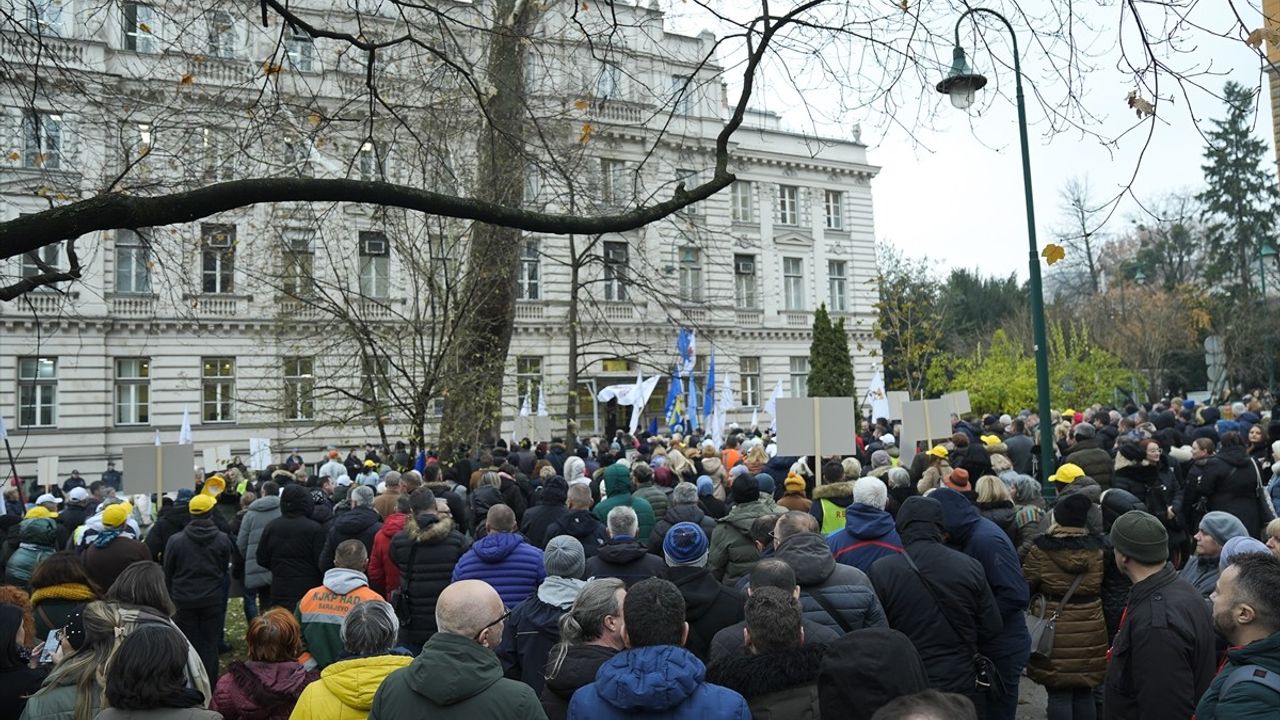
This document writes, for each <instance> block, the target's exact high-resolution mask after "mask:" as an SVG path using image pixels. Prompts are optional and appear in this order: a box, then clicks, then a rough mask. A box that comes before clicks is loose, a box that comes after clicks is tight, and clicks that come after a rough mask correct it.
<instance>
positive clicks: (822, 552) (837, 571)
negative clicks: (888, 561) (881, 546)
mask: <svg viewBox="0 0 1280 720" xmlns="http://www.w3.org/2000/svg"><path fill="white" fill-rule="evenodd" d="M773 557H774V559H776V560H781V561H783V562H785V563H786V564H788V565H790V566H791V568H792V569H793V570H795V572H796V583H797V584H799V586H800V607H801V608H802V609H803V611H804V618H805V619H806V620H813V621H814V622H817V623H821V624H822V625H823V626H825V627H827V628H829V629H831V630H832V631H834V632H835V633H837V634H839V635H843V634H845V632H848V631H851V630H860V629H862V628H866V627H887V626H888V623H887V621H886V620H885V613H884V609H883V608H882V607H881V604H880V600H879V598H877V597H876V592H875V590H874V589H873V588H872V585H871V580H870V579H869V578H868V577H867V575H866V573H864V572H862V571H861V570H859V569H858V568H856V567H853V566H851V565H843V564H841V563H838V562H836V561H835V558H834V557H832V556H831V549H830V548H829V547H827V541H826V539H825V538H823V537H822V535H819V534H818V533H800V534H798V535H792V536H791V537H789V538H787V539H786V540H784V541H782V543H781V544H779V545H778V549H777V550H776V551H775V552H774V555H773ZM819 594H821V596H822V597H823V598H824V599H825V600H826V603H827V604H828V605H829V606H831V608H832V609H834V610H835V611H836V614H838V615H839V616H840V617H839V618H836V617H834V616H833V615H832V614H831V613H830V612H828V611H827V609H826V608H824V607H823V604H822V603H820V602H819V601H818V599H817V598H818V595H819ZM842 621H843V622H842ZM846 628H847V629H846Z"/></svg>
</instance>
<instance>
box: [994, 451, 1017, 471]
mask: <svg viewBox="0 0 1280 720" xmlns="http://www.w3.org/2000/svg"><path fill="white" fill-rule="evenodd" d="M991 469H992V470H994V471H995V472H996V474H999V473H1002V472H1004V471H1005V470H1012V469H1013V463H1012V462H1010V460H1009V458H1008V457H1006V456H1005V455H1002V454H1000V453H991Z"/></svg>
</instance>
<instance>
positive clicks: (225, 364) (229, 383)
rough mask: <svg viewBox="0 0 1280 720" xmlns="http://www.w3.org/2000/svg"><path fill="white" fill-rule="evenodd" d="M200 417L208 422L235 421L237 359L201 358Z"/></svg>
mask: <svg viewBox="0 0 1280 720" xmlns="http://www.w3.org/2000/svg"><path fill="white" fill-rule="evenodd" d="M200 366H201V369H200V408H201V413H200V417H201V418H203V420H204V422H207V423H223V422H233V421H234V420H235V419H236V417H235V393H236V359H235V358H230V357H207V358H201V359H200Z"/></svg>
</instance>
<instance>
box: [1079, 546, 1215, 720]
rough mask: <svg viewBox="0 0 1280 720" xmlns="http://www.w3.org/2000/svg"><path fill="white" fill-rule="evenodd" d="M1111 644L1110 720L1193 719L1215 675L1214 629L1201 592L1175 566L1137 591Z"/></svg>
mask: <svg viewBox="0 0 1280 720" xmlns="http://www.w3.org/2000/svg"><path fill="white" fill-rule="evenodd" d="M1128 607H1129V612H1128V615H1127V616H1126V618H1125V622H1124V625H1123V626H1122V627H1121V628H1120V631H1119V632H1117V633H1116V637H1115V640H1114V641H1113V642H1112V643H1111V660H1110V662H1108V664H1107V679H1106V683H1105V687H1106V691H1105V699H1104V706H1105V707H1106V715H1105V717H1106V718H1107V720H1122V719H1123V720H1157V718H1158V719H1160V720H1164V719H1165V718H1185V717H1191V714H1192V713H1193V712H1195V709H1196V702H1197V701H1198V700H1199V699H1200V696H1201V695H1203V694H1204V692H1205V690H1207V689H1208V687H1209V682H1210V681H1211V680H1213V675H1214V670H1215V659H1216V658H1215V646H1214V635H1213V624H1212V621H1211V620H1210V617H1209V610H1208V607H1207V606H1206V605H1205V602H1204V598H1202V597H1201V596H1200V592H1199V591H1198V590H1196V589H1195V588H1194V587H1192V586H1191V584H1190V583H1188V582H1187V581H1185V580H1183V579H1181V578H1179V577H1178V574H1177V572H1175V571H1174V569H1173V567H1172V566H1170V565H1166V566H1165V567H1164V569H1163V570H1161V571H1160V572H1158V573H1156V574H1155V575H1152V576H1151V577H1149V578H1147V579H1146V580H1143V581H1142V582H1140V583H1138V584H1136V585H1134V586H1133V589H1132V590H1130V592H1129V606H1128Z"/></svg>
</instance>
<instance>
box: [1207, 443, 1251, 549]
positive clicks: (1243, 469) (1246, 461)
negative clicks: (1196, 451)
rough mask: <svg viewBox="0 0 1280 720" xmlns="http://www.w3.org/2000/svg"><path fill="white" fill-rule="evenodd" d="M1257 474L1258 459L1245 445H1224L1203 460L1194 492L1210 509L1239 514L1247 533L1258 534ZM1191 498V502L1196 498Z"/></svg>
mask: <svg viewBox="0 0 1280 720" xmlns="http://www.w3.org/2000/svg"><path fill="white" fill-rule="evenodd" d="M1259 477H1260V472H1259V471H1258V466H1257V463H1255V462H1254V461H1253V459H1252V458H1250V457H1249V454H1248V453H1247V452H1246V451H1245V449H1244V448H1242V447H1224V448H1222V449H1221V450H1219V451H1218V454H1217V455H1214V456H1213V457H1211V458H1209V461H1208V462H1207V463H1205V466H1204V472H1203V473H1202V474H1201V475H1200V482H1199V483H1198V485H1197V488H1196V496H1197V497H1204V498H1208V501H1209V511H1210V512H1212V511H1214V510H1221V511H1223V512H1227V513H1231V514H1232V515H1235V516H1236V517H1237V518H1239V519H1240V522H1242V523H1244V527H1245V529H1246V530H1248V531H1249V537H1255V538H1256V537H1260V536H1261V535H1262V525H1263V518H1262V516H1261V515H1260V514H1259V506H1258V498H1257V488H1258V482H1259ZM1264 486H1265V483H1264ZM1191 502H1192V504H1194V502H1195V500H1194V499H1193V500H1192V501H1191Z"/></svg>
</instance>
